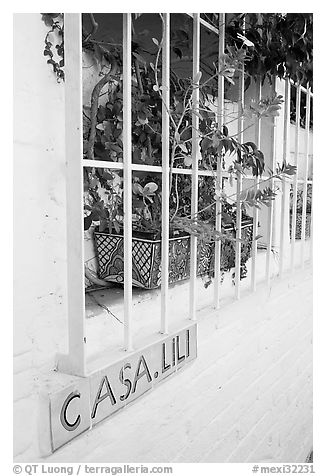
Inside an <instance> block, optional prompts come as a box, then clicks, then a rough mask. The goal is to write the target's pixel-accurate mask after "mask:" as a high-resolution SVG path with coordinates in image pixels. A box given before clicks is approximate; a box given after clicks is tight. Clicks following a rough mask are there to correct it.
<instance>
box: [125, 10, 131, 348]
mask: <svg viewBox="0 0 326 476" xmlns="http://www.w3.org/2000/svg"><path fill="white" fill-rule="evenodd" d="M131 41H132V36H131V13H124V14H123V208H124V219H123V232H124V239H123V253H124V347H125V350H127V351H130V350H132V322H131V318H132V169H131V162H132V155H131V132H132V130H131V104H132V103H131Z"/></svg>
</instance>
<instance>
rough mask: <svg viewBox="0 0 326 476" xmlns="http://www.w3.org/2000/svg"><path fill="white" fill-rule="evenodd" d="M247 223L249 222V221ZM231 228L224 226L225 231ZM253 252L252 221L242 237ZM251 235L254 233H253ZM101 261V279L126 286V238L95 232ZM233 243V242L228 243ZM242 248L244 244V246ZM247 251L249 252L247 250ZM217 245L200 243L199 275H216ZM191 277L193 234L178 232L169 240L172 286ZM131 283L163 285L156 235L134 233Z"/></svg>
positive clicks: (148, 286)
mask: <svg viewBox="0 0 326 476" xmlns="http://www.w3.org/2000/svg"><path fill="white" fill-rule="evenodd" d="M247 222H248V220H247ZM227 229H231V227H224V230H227ZM248 232H249V235H250V236H249V239H248V246H249V253H250V249H251V237H252V221H251V220H250V221H249V223H246V222H244V224H243V227H242V235H244V234H246V235H247V236H248ZM250 232H251V234H250ZM94 240H95V248H96V254H97V260H98V275H99V277H100V278H101V279H105V280H106V281H111V282H115V283H121V284H122V283H123V276H124V272H123V235H118V234H113V233H111V234H110V233H108V232H107V231H102V232H100V231H98V230H95V231H94ZM229 243H230V242H229ZM242 247H243V244H242ZM221 248H222V253H221V254H222V257H221V269H222V270H223V269H225V266H226V262H225V259H224V260H223V257H224V258H226V255H227V253H228V241H227V240H226V241H225V242H223V243H222V246H221ZM247 251H248V249H247ZM213 268H214V243H202V242H200V241H199V242H198V259H197V276H203V275H208V274H212V273H213ZM189 276H190V235H189V234H185V233H184V232H176V233H175V234H174V236H171V237H170V238H169V283H170V284H172V283H176V282H178V281H181V280H184V279H187V278H189ZM132 281H133V286H135V287H139V288H144V289H155V288H158V287H159V286H160V283H161V240H160V239H159V237H157V236H155V234H153V233H145V232H134V233H133V238H132Z"/></svg>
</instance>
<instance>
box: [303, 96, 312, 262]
mask: <svg viewBox="0 0 326 476" xmlns="http://www.w3.org/2000/svg"><path fill="white" fill-rule="evenodd" d="M309 123H310V87H307V93H306V138H305V169H304V178H303V180H304V183H303V199H302V222H301V266H302V268H303V267H304V262H305V241H306V219H307V192H308V184H307V181H308V169H309V143H310V137H309V135H310V132H309Z"/></svg>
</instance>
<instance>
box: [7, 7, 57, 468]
mask: <svg viewBox="0 0 326 476" xmlns="http://www.w3.org/2000/svg"><path fill="white" fill-rule="evenodd" d="M48 30H49V28H47V27H46V26H45V25H44V23H43V22H42V21H41V15H40V14H15V15H14V65H13V66H14V249H15V254H14V454H15V455H16V456H19V457H21V458H22V459H23V460H24V459H25V458H26V459H27V458H28V455H31V454H32V455H35V454H37V453H38V451H39V449H38V436H37V425H38V389H39V385H40V372H41V369H44V370H45V371H50V370H51V369H53V367H54V362H55V352H56V351H59V350H60V351H64V350H65V348H64V347H65V340H66V327H65V317H66V238H65V237H66V231H65V230H66V215H65V158H64V86H63V84H58V83H57V81H56V78H55V76H54V74H53V72H52V69H51V67H50V66H49V65H48V64H46V58H45V56H43V45H44V38H45V35H46V33H47V31H48ZM26 45H28V49H26ZM22 422H24V428H27V429H28V431H22Z"/></svg>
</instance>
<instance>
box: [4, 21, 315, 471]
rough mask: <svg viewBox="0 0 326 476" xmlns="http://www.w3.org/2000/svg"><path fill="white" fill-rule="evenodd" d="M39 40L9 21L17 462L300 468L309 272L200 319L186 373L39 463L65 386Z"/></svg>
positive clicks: (50, 148) (62, 276)
mask: <svg viewBox="0 0 326 476" xmlns="http://www.w3.org/2000/svg"><path fill="white" fill-rule="evenodd" d="M26 25H28V28H27V27H26ZM46 32H47V27H46V26H45V25H44V24H43V23H42V22H41V16H40V15H39V14H16V15H15V16H14V72H15V76H14V117H15V121H14V249H15V256H14V301H15V304H14V358H13V363H14V407H13V408H14V458H15V460H16V461H36V460H39V461H48V462H50V461H62V462H64V461H92V462H95V461H96V462H100V461H112V462H113V461H134V462H136V461H147V462H149V461H167V462H168V461H170V462H172V461H176V462H177V461H179V462H180V461H184V462H188V461H189V462H190V461H206V462H209V461H215V462H219V461H234V462H235V461H275V462H276V461H293V462H294V461H297V462H299V461H300V462H302V461H304V459H305V457H306V456H307V454H308V452H309V451H310V449H311V447H312V409H311V402H312V382H311V376H312V370H311V365H312V351H311V329H312V324H311V318H312V302H311V301H312V290H311V272H310V270H309V269H306V270H304V271H302V272H300V273H297V274H296V275H295V278H291V279H290V278H289V277H285V278H284V279H283V280H282V281H281V282H274V283H273V285H272V287H271V289H269V290H266V289H265V288H264V287H258V291H257V293H256V294H255V295H252V296H247V297H243V298H242V299H241V301H239V302H236V303H233V304H231V305H229V306H227V307H224V308H223V309H222V310H221V311H220V312H219V313H218V315H217V314H216V312H214V313H213V312H212V311H211V312H209V311H208V310H207V309H206V311H202V312H201V313H200V315H199V322H198V331H199V338H198V358H197V359H196V360H195V361H194V362H193V363H192V364H190V365H189V366H188V367H187V368H185V369H184V370H183V371H181V372H180V373H179V375H176V376H175V377H173V378H171V379H170V380H167V381H165V382H164V383H162V384H161V385H160V386H159V387H158V388H157V389H155V390H154V391H153V392H151V393H149V394H147V395H145V396H144V397H143V398H141V399H139V400H138V401H136V402H135V403H134V404H133V405H131V406H130V407H128V408H127V409H126V410H125V411H123V412H121V413H118V414H116V415H115V416H113V417H112V418H110V419H109V420H107V421H105V422H103V423H101V424H99V425H98V426H97V427H96V428H95V429H94V430H92V431H91V432H89V433H88V434H86V435H83V436H81V437H79V438H77V439H76V440H74V441H73V442H72V443H70V444H68V445H67V446H65V447H63V448H62V449H61V450H58V451H57V452H56V453H54V454H53V455H51V456H48V457H43V458H42V454H43V455H44V454H46V453H47V451H48V446H47V445H46V444H45V442H44V440H45V439H44V437H43V433H42V431H43V419H44V418H46V417H47V412H48V407H47V403H46V400H44V395H46V392H47V388H48V382H49V381H50V380H51V381H53V378H54V376H55V379H56V382H57V385H58V387H59V386H60V385H62V384H63V383H64V382H66V381H67V379H68V378H67V376H65V375H63V374H60V373H58V372H54V367H55V362H56V353H57V352H65V350H66V338H67V326H66V320H67V310H66V295H67V286H66V232H65V230H66V213H65V206H66V204H65V173H66V172H65V157H64V85H63V84H58V83H57V82H56V78H55V76H54V75H53V73H52V71H51V68H50V66H49V65H47V64H46V59H45V57H44V56H43V44H44V37H45V35H46ZM26 44H28V54H26ZM89 325H91V322H89ZM44 402H45V403H44ZM140 434H142V442H141V444H140V443H139V435H140Z"/></svg>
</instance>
